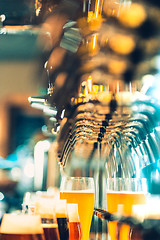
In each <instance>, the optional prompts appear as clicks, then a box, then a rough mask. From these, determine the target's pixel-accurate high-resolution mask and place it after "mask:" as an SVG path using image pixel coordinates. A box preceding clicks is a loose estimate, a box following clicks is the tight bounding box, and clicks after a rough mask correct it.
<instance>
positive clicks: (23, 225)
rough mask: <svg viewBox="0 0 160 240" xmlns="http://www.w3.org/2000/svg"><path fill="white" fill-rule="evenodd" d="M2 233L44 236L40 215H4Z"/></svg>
mask: <svg viewBox="0 0 160 240" xmlns="http://www.w3.org/2000/svg"><path fill="white" fill-rule="evenodd" d="M1 233H7V234H43V229H42V226H41V219H40V216H39V215H27V214H19V215H16V214H4V215H3V219H2V223H1Z"/></svg>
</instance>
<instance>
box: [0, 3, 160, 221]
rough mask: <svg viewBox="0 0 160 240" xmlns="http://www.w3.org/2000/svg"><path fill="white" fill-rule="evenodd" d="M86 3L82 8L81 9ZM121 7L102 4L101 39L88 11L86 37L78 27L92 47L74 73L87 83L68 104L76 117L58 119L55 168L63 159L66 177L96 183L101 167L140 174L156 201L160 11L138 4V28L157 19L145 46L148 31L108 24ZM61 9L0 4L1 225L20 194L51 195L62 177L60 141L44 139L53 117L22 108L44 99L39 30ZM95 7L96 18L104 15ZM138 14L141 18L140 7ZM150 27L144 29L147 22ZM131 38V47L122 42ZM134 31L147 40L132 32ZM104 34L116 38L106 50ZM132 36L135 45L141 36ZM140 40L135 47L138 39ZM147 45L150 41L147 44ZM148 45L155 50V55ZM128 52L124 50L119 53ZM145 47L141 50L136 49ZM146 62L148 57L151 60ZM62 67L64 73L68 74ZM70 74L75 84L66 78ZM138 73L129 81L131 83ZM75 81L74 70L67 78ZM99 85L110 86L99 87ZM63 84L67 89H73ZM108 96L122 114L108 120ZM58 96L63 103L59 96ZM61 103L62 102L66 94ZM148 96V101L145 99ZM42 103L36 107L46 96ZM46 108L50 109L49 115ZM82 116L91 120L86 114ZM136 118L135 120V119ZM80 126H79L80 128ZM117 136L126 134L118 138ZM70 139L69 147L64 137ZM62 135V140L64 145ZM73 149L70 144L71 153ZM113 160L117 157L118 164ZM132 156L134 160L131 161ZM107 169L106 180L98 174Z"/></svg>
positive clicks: (159, 174)
mask: <svg viewBox="0 0 160 240" xmlns="http://www.w3.org/2000/svg"><path fill="white" fill-rule="evenodd" d="M64 2H67V1H64ZM73 2H74V1H73ZM88 2H89V1H83V3H84V6H85V5H86V3H87V4H88ZM93 2H94V1H93ZM95 2H96V4H97V6H98V3H99V2H101V4H102V2H103V1H95ZM122 2H123V3H125V6H126V7H128V6H130V4H131V1H129V0H128V1H127V0H124V1H114V0H113V1H110V0H108V1H107V0H106V1H104V3H105V4H104V18H108V19H109V20H108V22H105V21H104V25H103V24H102V27H101V28H100V34H99V35H98V34H95V32H96V31H97V29H98V31H99V22H98V21H99V20H100V22H101V18H100V19H98V17H100V16H99V15H98V17H97V16H96V18H93V19H92V17H93V15H94V14H93V11H90V12H89V18H91V21H90V22H89V24H88V25H89V28H88V29H87V27H88V25H85V24H86V22H84V23H85V24H84V23H83V21H82V22H81V23H80V24H82V25H81V27H82V29H83V31H84V33H83V34H84V35H85V36H87V37H86V39H87V40H86V42H85V44H86V45H87V46H88V48H90V46H89V45H91V46H92V49H91V50H92V51H91V52H89V54H88V55H87V54H86V55H87V57H86V56H84V58H83V57H82V59H83V60H84V65H82V67H83V68H82V69H83V71H84V73H82V74H81V77H82V79H81V80H83V79H84V78H85V81H82V82H83V84H82V85H81V94H80V97H77V98H75V99H74V103H75V105H76V104H77V103H78V104H77V105H76V107H77V112H78V114H77V115H76V114H75V115H74V113H75V112H74V111H73V112H71V114H70V115H69V117H68V116H67V117H66V118H64V119H65V121H66V122H64V130H63V127H62V132H61V135H60V139H59V146H60V147H59V150H60V159H59V160H60V161H61V163H62V164H63V161H64V162H65V161H66V160H68V161H67V165H68V166H69V167H68V169H69V171H70V169H71V168H70V166H72V170H73V171H74V170H75V172H76V174H78V173H82V172H83V170H84V172H83V175H90V176H93V175H94V173H95V172H96V171H97V172H98V174H97V176H98V177H99V176H100V175H101V176H102V178H103V177H106V172H107V171H108V169H109V170H110V171H111V172H112V171H113V172H114V171H117V172H116V174H119V172H118V171H119V166H120V167H124V169H121V170H124V172H125V173H127V174H131V175H132V174H133V173H134V174H137V175H136V176H141V175H143V174H144V176H145V177H146V176H147V177H148V179H150V177H151V176H152V178H155V181H154V183H155V189H152V193H153V192H154V190H155V193H157V189H159V188H158V186H159V185H160V161H159V159H160V148H159V143H160V128H159V126H160V102H159V74H160V61H159V30H157V28H156V27H157V25H158V24H160V23H159V22H158V20H157V19H159V11H160V10H159V8H156V7H155V6H156V1H155V6H153V11H150V6H149V4H150V3H148V1H147V0H144V1H140V4H142V5H143V4H144V9H145V11H146V16H147V17H146V16H145V17H146V18H144V19H145V20H146V21H145V20H144V25H145V24H148V21H150V19H151V18H152V17H153V16H154V15H155V14H154V11H155V12H156V13H157V15H155V19H156V21H154V23H155V25H156V27H155V33H153V36H152V32H151V38H152V37H153V39H150V35H149V37H148V35H147V37H146V36H145V34H146V32H148V29H147V31H146V25H145V26H144V25H143V24H142V25H143V27H144V29H139V28H138V30H137V27H135V29H136V30H135V31H133V29H132V27H131V30H130V28H129V27H128V26H127V27H126V26H125V23H123V22H118V21H117V20H116V18H114V17H115V16H114V15H116V14H118V13H117V12H118V11H119V5H121V3H122ZM135 2H136V1H135ZM153 2H154V1H153ZM44 3H45V4H44ZM58 3H59V1H56V0H54V1H53V0H14V1H13V0H5V1H4V0H0V24H1V26H0V218H1V216H2V215H3V213H4V212H11V211H16V210H19V209H21V208H22V202H23V197H24V194H25V193H26V192H36V191H46V190H47V189H50V190H51V191H52V190H53V192H54V191H55V192H56V190H57V189H58V188H59V183H60V171H59V165H58V164H57V152H56V151H57V139H56V134H54V133H53V132H52V134H51V132H49V131H48V128H49V127H50V124H51V128H52V127H53V126H54V118H53V119H51V117H50V116H51V115H50V114H49V118H48V116H47V114H45V115H44V112H43V111H42V110H44V109H43V108H41V105H39V109H38V108H32V107H31V106H30V104H29V101H28V97H29V96H43V95H44V96H46V94H47V88H46V83H44V79H45V76H44V75H43V74H42V69H43V68H44V66H43V64H42V63H43V62H44V58H45V56H46V55H47V54H48V48H47V47H48V46H49V41H50V39H49V38H48V35H47V33H46V32H43V31H42V28H41V23H42V16H44V13H47V12H48V11H49V12H52V13H53V12H54V8H55V9H56V7H57V4H58ZM145 4H146V6H147V7H146V6H145ZM98 8H99V9H100V10H101V7H98ZM94 9H95V8H94ZM138 9H140V10H141V8H138ZM144 9H143V8H142V12H140V13H142V15H141V14H139V16H140V20H139V19H138V20H139V21H140V22H141V16H142V18H143V17H144V16H143V13H144V11H143V10H144ZM108 10H109V11H108ZM85 11H86V10H85ZM85 11H84V12H85ZM100 13H101V11H100ZM130 13H132V12H130ZM134 13H135V12H134V11H133V19H135V18H134ZM148 13H151V15H150V14H149V15H147V14H148ZM98 14H99V13H98ZM148 19H149V20H148ZM155 19H154V20H155ZM81 20H83V18H82V19H81ZM92 20H93V21H92ZM133 22H134V21H133ZM142 23H143V21H142ZM149 23H150V22H149ZM151 23H152V22H151ZM123 24H124V25H123ZM110 26H111V27H110ZM149 26H150V30H151V29H152V24H151V25H149ZM153 26H154V24H153ZM158 26H159V25H158ZM68 29H69V30H71V32H69V33H68V32H67V31H66V36H67V37H68V36H69V37H68V38H69V40H70V36H71V41H72V40H74V41H72V42H73V43H75V42H76V41H77V39H78V37H79V35H76V36H75V39H72V38H73V35H74V34H75V32H74V31H73V33H72V30H74V29H72V28H70V27H68ZM106 29H107V31H108V32H107V31H106ZM88 30H89V32H88ZM143 30H144V32H143ZM128 31H129V33H130V37H131V39H130V38H126V36H128ZM140 31H141V33H142V35H143V34H144V36H142V35H141V34H139V33H140ZM106 32H107V33H109V37H113V42H109V41H108V38H109V37H108V36H106ZM153 32H154V31H153ZM117 33H118V37H122V39H121V41H118V43H120V45H118V47H117V39H118V37H117V35H116V34H117ZM67 34H68V35H67ZM70 34H71V35H70ZM138 34H139V35H140V37H138ZM154 34H155V35H154ZM40 35H41V36H42V35H43V36H44V39H45V41H44V42H43V44H42V45H41V44H39V36H40ZM77 36H78V37H77ZM97 36H99V42H98V43H99V45H100V47H99V48H100V50H99V49H98V48H97V45H96V39H97ZM67 37H66V38H67ZM76 38H77V39H76ZM137 39H138V40H139V39H140V41H138V40H137ZM63 40H64V39H63ZM65 40H66V39H65ZM67 40H68V39H67ZM67 40H66V42H65V41H64V42H63V44H64V45H65V47H66V46H67V47H68V46H69V44H68V42H67ZM150 40H154V41H153V42H150ZM125 41H126V42H125ZM128 41H129V42H128ZM136 41H137V42H138V44H137V46H138V47H137V48H136V47H135V51H134V47H133V46H136V43H137V42H136ZM108 42H109V43H111V45H109V44H108ZM139 42H140V43H139ZM157 42H158V43H157ZM69 43H70V42H69ZM124 43H126V44H124ZM130 44H131V45H130ZM132 44H133V45H132ZM144 44H146V45H145V46H146V48H144ZM73 45H74V44H73ZM75 45H76V44H75ZM153 46H154V48H152V47H153ZM67 47H66V48H67ZM121 47H122V49H121ZM127 47H128V48H127ZM132 47H133V48H132ZM147 47H148V48H147ZM126 49H127V51H128V52H125V51H126ZM144 49H145V50H146V51H144V52H143V51H141V50H144ZM152 49H153V51H152ZM83 50H84V49H82V53H83ZM89 50H90V49H89ZM123 50H124V52H123ZM132 50H133V52H132ZM139 50H140V51H139ZM98 51H99V52H98ZM105 51H106V52H105ZM99 53H100V54H99ZM102 53H104V55H103V54H102ZM106 53H107V54H108V55H107V54H106ZM94 54H95V55H94ZM96 54H97V55H96ZM147 54H148V55H147ZM82 55H83V54H82ZM84 55H85V54H84ZM151 55H152V56H153V58H151ZM69 56H72V54H71V53H69ZM94 56H95V58H94ZM146 56H147V57H146ZM96 57H97V58H96ZM112 57H113V58H112ZM66 59H67V58H66ZM72 60H73V62H71V63H74V60H75V59H74V58H73V59H72ZM90 60H93V62H92V61H91V64H88V63H90ZM120 60H122V62H121V61H120ZM145 60H147V61H145ZM66 62H67V61H66ZM69 63H70V62H69V61H68V65H70V64H69ZM76 63H77V62H76ZM66 65H67V64H66ZM68 65H67V67H71V68H72V66H68ZM71 65H72V64H71ZM130 66H131V68H130ZM67 67H66V68H67ZM69 70H71V69H69ZM85 71H86V72H85ZM70 72H71V77H72V71H70ZM90 72H91V75H92V76H93V84H91V82H92V81H91V78H88V73H89V74H90ZM135 72H136V74H137V75H136V74H135V75H136V76H134V73H135ZM144 73H145V74H144ZM74 74H75V72H73V75H74ZM143 75H144V76H143ZM132 76H133V78H134V77H135V78H137V79H138V80H140V81H135V82H134V81H131V82H132V84H131V82H130V80H137V79H132ZM74 77H75V76H73V79H74ZM130 78H131V79H130ZM69 79H71V78H69ZM86 79H87V80H86ZM106 79H107V83H106V82H105V80H106ZM108 79H109V80H108ZM114 80H115V81H114ZM127 81H128V82H127ZM124 83H125V84H124ZM70 84H71V86H72V81H71V82H70ZM68 86H69V85H68ZM65 87H66V86H65ZM68 88H69V87H68ZM62 90H63V89H62ZM121 90H122V91H121ZM157 90H158V92H157ZM115 92H116V94H117V95H116V96H118V101H119V102H118V105H119V106H118V107H119V108H118V111H117V113H115V114H114V113H113V112H114V111H113V112H109V111H110V109H109V108H110V106H109V101H110V100H113V102H114V100H115V99H114V96H115V95H114V94H113V95H112V93H115ZM62 93H63V91H62ZM62 93H61V95H60V97H61V96H62V95H63V94H62ZM144 95H145V97H146V98H143V99H142V98H141V97H144ZM111 96H113V99H111ZM137 96H138V97H139V96H140V98H139V99H138V101H137V102H136V103H135V104H134V107H135V108H133V109H132V106H131V101H130V98H131V97H133V98H134V97H137ZM63 97H64V98H65V95H64V96H63ZM147 97H149V101H148V98H147ZM152 98H153V101H152ZM41 99H42V100H43V98H41ZM84 99H85V100H84ZM146 99H147V101H148V102H147V101H146ZM54 100H55V99H54ZM58 100H59V99H58ZM63 100H65V99H63ZM83 100H84V101H86V102H84V103H89V104H84V105H83V104H82V105H81V104H80V103H83ZM132 100H133V99H132ZM150 100H151V101H150ZM76 101H77V102H76ZM78 101H79V102H78ZM87 101H88V102H87ZM57 102H58V101H57ZM97 103H98V104H97ZM99 103H100V104H99ZM114 103H115V102H114ZM96 104H97V105H96ZM105 104H106V105H105ZM141 104H142V105H141ZM95 106H96V107H95ZM106 106H107V107H106ZM141 106H142V108H141ZM79 107H80V108H79ZM81 107H82V108H81ZM113 107H114V106H113ZM48 110H54V109H50V108H48ZM58 110H59V109H58ZM60 110H62V109H60ZM72 110H73V109H72ZM86 110H87V114H88V115H87V114H85V112H86ZM72 113H73V114H72ZM95 113H96V114H97V115H96V114H95ZM132 113H133V115H132ZM137 113H140V114H139V115H137ZM94 114H95V115H94ZM59 115H60V114H59ZM142 115H143V116H142ZM74 116H75V119H76V117H77V121H76V120H75V121H72V123H73V128H71V126H70V125H71V122H70V120H73V118H72V117H74ZM128 116H129V118H128ZM121 117H126V119H127V120H126V122H125V124H124V128H123V126H122V128H121V126H120V125H119V122H120V123H121V120H122V123H123V120H124V119H122V118H121ZM89 118H90V119H91V120H92V121H90V119H89ZM84 119H85V121H83V120H84ZM119 119H120V120H119ZM48 120H53V122H52V123H51V122H49V121H48ZM81 120H82V122H81ZM127 121H128V122H127ZM65 123H67V124H70V125H67V124H66V129H65ZM76 124H77V125H76ZM91 124H92V125H91ZM96 124H97V125H96ZM122 125H123V124H122ZM62 126H63V125H62ZM74 127H75V128H74ZM75 129H76V130H75ZM69 130H71V132H69ZM115 130H116V132H115ZM121 130H122V131H123V134H122V135H121V133H122V131H121ZM76 131H77V132H78V134H77V133H76ZM85 131H86V132H85ZM129 131H130V132H129ZM70 133H71V134H70ZM79 133H80V134H79ZM84 133H85V134H84ZM110 133H111V134H110ZM115 133H116V134H115ZM67 134H68V135H67ZM72 135H73V139H71V137H72ZM68 136H69V138H68V139H69V140H68V142H67V144H66V145H65V140H67V137H68ZM61 137H62V138H61ZM63 137H64V139H63ZM65 137H66V138H65ZM105 137H106V138H105ZM121 137H122V140H124V142H123V143H124V145H123V147H124V149H121V146H120V147H119V146H118V143H119V142H120V143H121ZM76 138H77V139H76ZM108 139H109V141H108ZM70 140H71V142H70ZM72 140H73V141H72ZM70 143H73V145H71V144H70ZM127 144H128V145H127ZM63 147H64V148H63ZM65 147H66V148H65ZM73 147H75V151H72V150H73ZM121 150H122V151H121ZM123 150H124V151H123ZM107 151H108V152H107ZM120 151H121V152H120ZM70 152H71V154H70ZM120 154H122V155H121V156H120ZM147 154H148V155H147ZM63 157H64V158H63ZM121 157H122V158H123V159H121ZM65 158H66V159H65ZM137 158H138V160H136V159H137ZM141 158H142V159H141ZM115 159H116V161H117V162H116V161H115ZM126 159H127V160H126ZM132 160H133V161H132ZM125 161H126V162H127V164H128V165H127V164H126V162H125ZM137 162H138V164H139V162H140V163H142V167H143V169H142V168H141V169H140V173H139V172H136V170H137V168H138V167H139V166H138V164H137ZM121 163H122V165H121ZM132 163H134V164H132ZM152 163H153V164H152ZM136 164H137V166H138V167H137V166H136ZM97 166H98V167H97ZM104 166H105V168H104ZM136 167H137V168H136ZM127 168H128V169H127ZM66 169H67V168H66ZM117 169H118V170H117ZM121 170H120V171H121ZM132 170H133V171H132ZM104 171H106V172H105V173H104ZM121 172H122V171H121ZM69 173H70V172H69ZM72 173H73V172H72ZM101 173H102V174H101ZM114 173H115V172H114ZM134 174H133V175H134ZM138 174H139V175H138ZM95 175H96V174H95ZM95 175H94V176H95ZM133 175H132V176H133ZM101 176H100V177H101ZM129 176H130V175H129ZM99 180H100V181H99V182H98V183H100V184H102V182H101V180H103V179H100V178H99ZM156 181H157V182H156ZM100 187H101V186H100ZM152 187H154V186H152ZM158 194H159V191H158Z"/></svg>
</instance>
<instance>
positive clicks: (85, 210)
mask: <svg viewBox="0 0 160 240" xmlns="http://www.w3.org/2000/svg"><path fill="white" fill-rule="evenodd" d="M60 198H61V199H67V203H77V204H78V214H79V218H80V223H81V227H82V234H83V235H82V240H88V239H89V233H90V226H91V221H92V216H93V210H94V192H93V191H92V190H79V191H78V190H77V191H60Z"/></svg>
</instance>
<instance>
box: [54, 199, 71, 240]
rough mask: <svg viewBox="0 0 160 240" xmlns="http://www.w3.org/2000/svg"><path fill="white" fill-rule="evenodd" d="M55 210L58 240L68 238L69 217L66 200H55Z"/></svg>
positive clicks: (66, 239)
mask: <svg viewBox="0 0 160 240" xmlns="http://www.w3.org/2000/svg"><path fill="white" fill-rule="evenodd" d="M55 210H56V219H57V223H58V230H59V237H60V240H69V218H68V211H67V202H66V200H58V201H56V208H55Z"/></svg>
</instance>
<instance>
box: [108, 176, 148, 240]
mask: <svg viewBox="0 0 160 240" xmlns="http://www.w3.org/2000/svg"><path fill="white" fill-rule="evenodd" d="M146 194H147V184H146V179H144V178H142V179H138V178H124V179H123V178H109V179H107V192H106V201H107V211H108V212H110V213H114V214H120V215H123V216H131V215H132V207H133V205H137V204H138V205H140V204H143V205H144V204H145V203H146ZM108 229H109V236H110V239H111V240H116V239H117V236H119V239H120V240H128V236H129V226H127V225H124V224H123V225H122V226H121V228H120V229H118V225H117V223H116V222H109V225H108Z"/></svg>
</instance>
